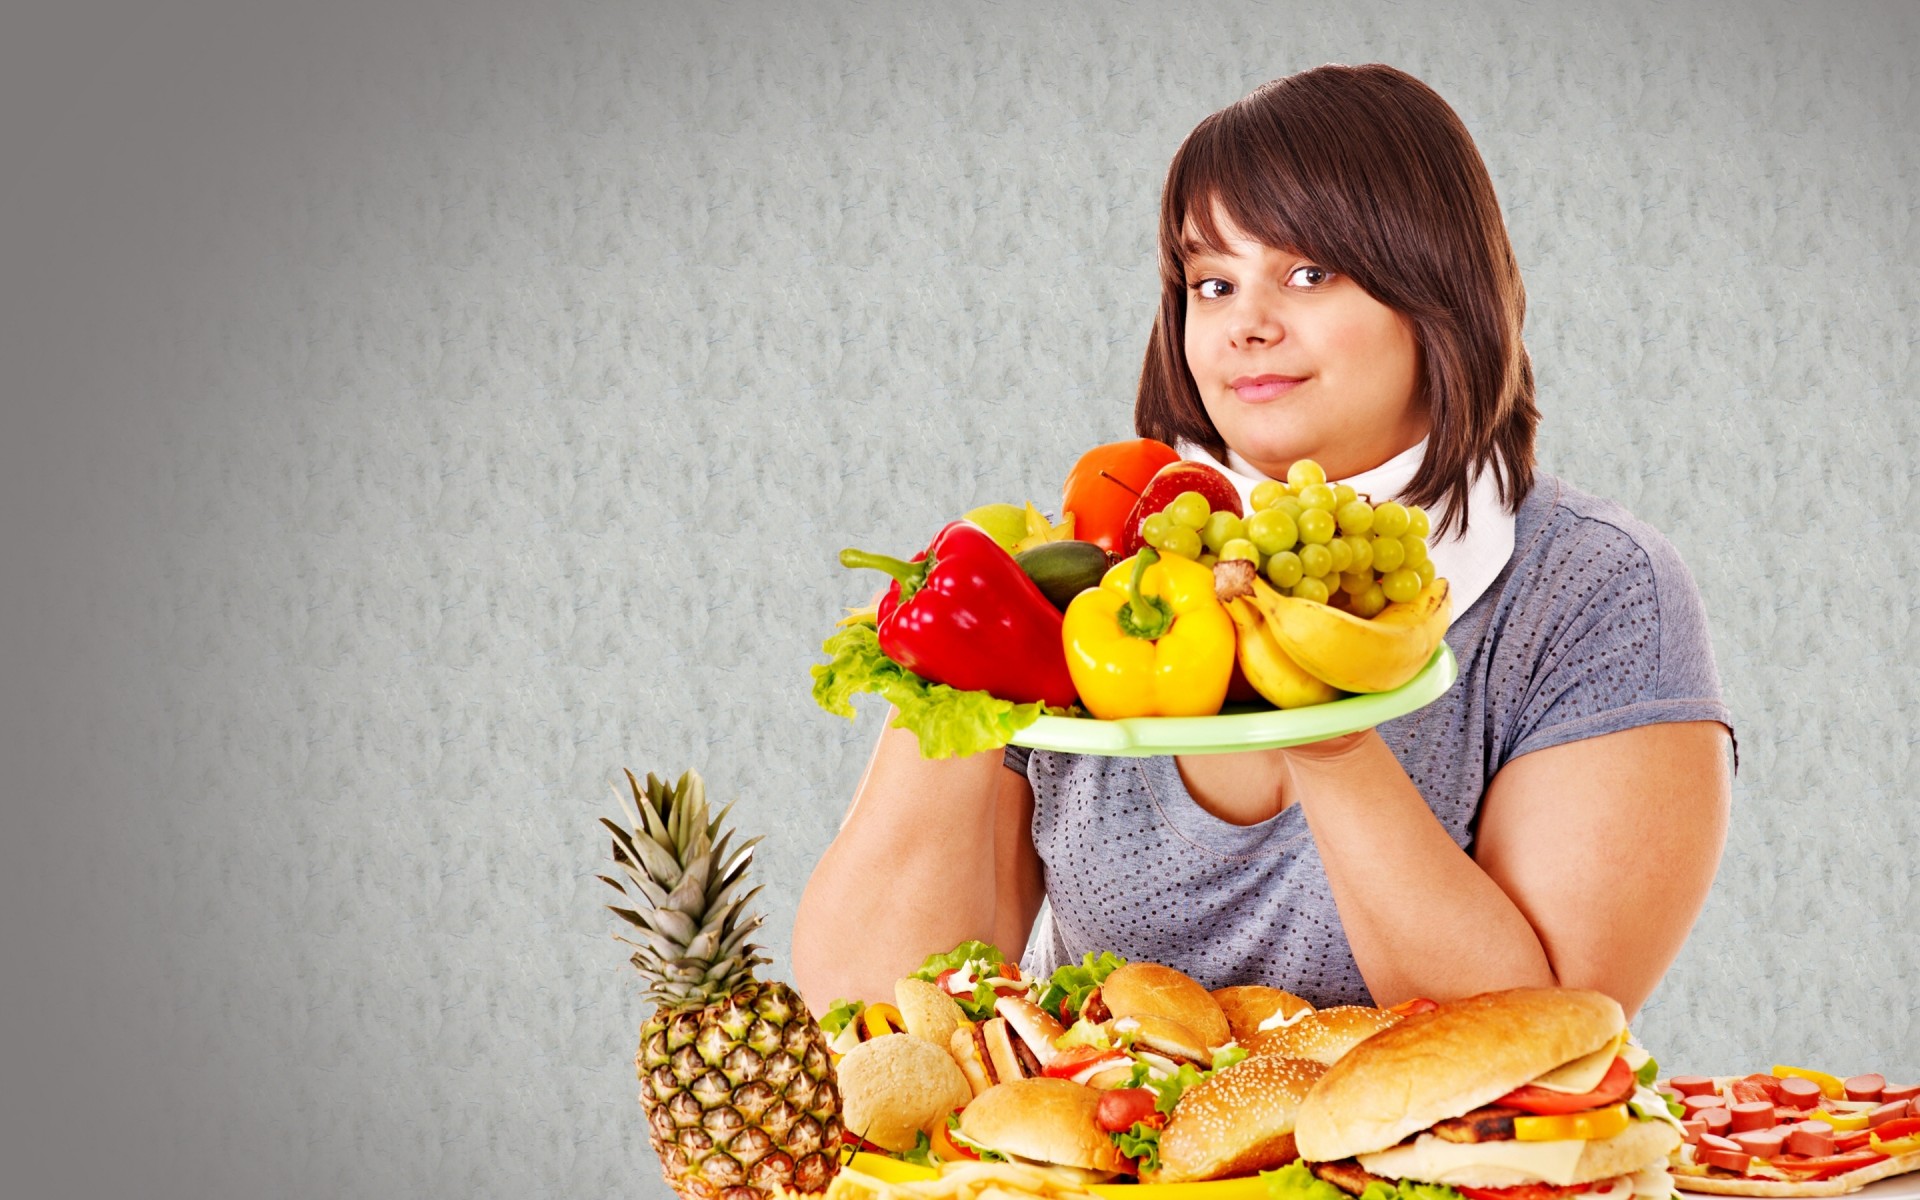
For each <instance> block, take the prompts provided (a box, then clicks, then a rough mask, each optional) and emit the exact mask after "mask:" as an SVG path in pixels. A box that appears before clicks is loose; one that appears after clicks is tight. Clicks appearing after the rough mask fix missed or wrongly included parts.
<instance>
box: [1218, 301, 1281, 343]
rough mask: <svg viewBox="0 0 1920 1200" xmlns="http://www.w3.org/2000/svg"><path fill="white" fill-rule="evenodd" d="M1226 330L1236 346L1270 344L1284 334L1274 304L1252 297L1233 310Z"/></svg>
mask: <svg viewBox="0 0 1920 1200" xmlns="http://www.w3.org/2000/svg"><path fill="white" fill-rule="evenodd" d="M1227 332H1228V336H1230V337H1231V338H1232V339H1233V344H1234V346H1236V347H1247V346H1270V345H1272V344H1273V343H1275V342H1277V341H1279V340H1280V339H1281V338H1284V337H1285V336H1286V329H1285V327H1283V326H1282V325H1281V324H1280V314H1279V313H1278V312H1277V311H1276V310H1275V308H1274V306H1273V305H1271V304H1263V303H1261V302H1259V301H1258V300H1253V299H1249V300H1248V301H1247V303H1245V304H1244V305H1242V306H1240V307H1239V308H1237V309H1236V310H1235V311H1234V314H1233V323H1232V324H1231V325H1229V326H1228V330H1227Z"/></svg>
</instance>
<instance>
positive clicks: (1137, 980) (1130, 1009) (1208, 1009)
mask: <svg viewBox="0 0 1920 1200" xmlns="http://www.w3.org/2000/svg"><path fill="white" fill-rule="evenodd" d="M1088 1006H1089V1007H1090V1008H1096V1006H1097V1008H1096V1011H1097V1010H1104V1012H1103V1013H1100V1014H1099V1015H1095V1013H1093V1012H1088V1011H1086V1010H1084V1009H1083V1011H1082V1013H1081V1016H1082V1017H1086V1018H1089V1019H1091V1020H1095V1021H1105V1020H1107V1019H1108V1018H1113V1019H1116V1020H1117V1019H1120V1018H1125V1017H1134V1018H1142V1017H1159V1018H1161V1019H1163V1020H1166V1021H1171V1022H1174V1023H1176V1024H1179V1025H1183V1026H1185V1027H1186V1028H1187V1029H1188V1030H1189V1031H1191V1035H1192V1038H1193V1039H1195V1040H1197V1041H1198V1042H1199V1044H1200V1046H1201V1047H1202V1049H1203V1050H1208V1051H1210V1050H1212V1049H1213V1048H1214V1047H1216V1046H1224V1045H1226V1044H1227V1043H1228V1042H1230V1041H1232V1040H1233V1031H1232V1029H1230V1028H1229V1027H1228V1025H1227V1014H1226V1013H1225V1012H1224V1011H1222V1010H1221V1008H1220V1002H1219V1001H1218V1000H1215V999H1214V998H1213V997H1212V996H1211V995H1210V994H1208V992H1207V989H1206V988H1203V987H1201V986H1200V984H1199V983H1198V981H1196V980H1194V979H1193V978H1192V977H1191V976H1189V975H1185V974H1182V973H1181V972H1179V971H1176V970H1174V969H1173V968H1172V967H1167V966H1162V965H1161V964H1159V963H1149V962H1137V963H1128V964H1127V965H1126V966H1124V967H1121V968H1119V969H1118V970H1116V971H1114V972H1113V973H1112V974H1110V975H1108V976H1107V977H1106V979H1105V981H1103V982H1102V983H1101V985H1100V987H1099V988H1098V989H1097V990H1096V991H1094V992H1093V993H1092V995H1091V996H1090V997H1089V998H1088Z"/></svg>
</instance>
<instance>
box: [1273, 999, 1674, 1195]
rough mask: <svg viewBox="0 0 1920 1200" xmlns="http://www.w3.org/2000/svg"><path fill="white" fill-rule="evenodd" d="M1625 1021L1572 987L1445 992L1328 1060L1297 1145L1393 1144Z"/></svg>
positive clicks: (1598, 1043) (1589, 1045) (1317, 1150)
mask: <svg viewBox="0 0 1920 1200" xmlns="http://www.w3.org/2000/svg"><path fill="white" fill-rule="evenodd" d="M1333 1011H1337V1010H1332V1009H1328V1010H1324V1011H1322V1012H1320V1013H1316V1014H1315V1015H1314V1016H1315V1017H1324V1016H1326V1015H1327V1014H1328V1013H1329V1012H1333ZM1313 1020H1314V1017H1309V1018H1307V1019H1306V1020H1304V1021H1302V1022H1300V1024H1301V1025H1305V1024H1308V1023H1310V1022H1312V1021H1313ZM1294 1028H1298V1026H1295V1027H1294ZM1624 1028H1626V1015H1625V1014H1624V1013H1623V1012H1622V1011H1621V1010H1620V1005H1619V1004H1618V1003H1616V1002H1615V1001H1614V1000H1613V999H1612V997H1610V996H1605V995H1602V994H1601V993H1599V992H1590V991H1584V990H1581V989H1577V988H1515V989H1513V990H1512V991H1505V992H1489V993H1487V994H1486V995H1481V996H1469V997H1467V998H1466V999H1464V1000H1452V1001H1448V1002H1447V1003H1444V1004H1442V1005H1440V1007H1438V1008H1436V1009H1434V1010H1433V1011H1431V1012H1425V1013H1420V1014H1418V1015H1417V1016H1412V1017H1408V1018H1406V1019H1405V1020H1402V1021H1400V1022H1399V1023H1398V1024H1395V1025H1393V1026H1392V1027H1391V1028H1388V1029H1384V1030H1382V1031H1381V1032H1379V1033H1377V1034H1375V1035H1373V1036H1372V1037H1369V1038H1367V1039H1366V1040H1365V1041H1363V1042H1361V1043H1360V1044H1359V1045H1357V1046H1355V1047H1354V1048H1353V1049H1352V1050H1351V1051H1350V1052H1348V1053H1347V1054H1346V1055H1345V1056H1344V1057H1342V1058H1340V1059H1339V1060H1338V1061H1336V1062H1334V1063H1333V1064H1332V1066H1330V1067H1329V1068H1328V1069H1327V1073H1326V1075H1325V1076H1323V1077H1322V1078H1321V1080H1320V1083H1319V1085H1318V1086H1317V1087H1315V1088H1314V1090H1313V1095H1312V1096H1310V1097H1309V1098H1308V1100H1307V1102H1306V1103H1305V1104H1304V1105H1302V1106H1301V1109H1300V1119H1299V1123H1298V1126H1297V1128H1296V1130H1295V1136H1296V1137H1297V1138H1298V1139H1299V1143H1300V1153H1301V1155H1302V1156H1303V1157H1305V1158H1307V1159H1310V1160H1311V1161H1314V1162H1332V1161H1334V1160H1336V1159H1342V1158H1350V1157H1352V1156H1354V1155H1357V1154H1371V1153H1373V1152H1374V1151H1377V1150H1384V1149H1386V1148H1387V1147H1389V1146H1393V1145H1397V1144H1398V1143H1399V1142H1400V1141H1401V1140H1402V1139H1404V1138H1406V1137H1407V1136H1408V1135H1409V1134H1412V1133H1417V1132H1419V1131H1420V1130H1422V1129H1425V1128H1427V1127H1428V1126H1430V1125H1432V1124H1434V1123H1435V1122H1437V1121H1443V1120H1446V1119H1447V1118H1449V1117H1457V1116H1460V1115H1461V1114H1463V1113H1467V1112H1471V1111H1472V1110H1473V1109H1476V1108H1479V1107H1481V1106H1482V1105H1485V1104H1489V1103H1491V1102H1493V1101H1494V1100H1496V1099H1498V1098H1499V1097H1501V1096H1503V1095H1505V1094H1506V1093H1508V1092H1510V1091H1512V1090H1513V1089H1514V1088H1517V1087H1520V1086H1521V1085H1523V1084H1526V1083H1528V1082H1531V1081H1532V1080H1534V1079H1537V1078H1539V1077H1540V1076H1541V1075H1543V1074H1545V1073H1546V1072H1548V1071H1551V1070H1552V1069H1553V1068H1555V1067H1557V1066H1560V1065H1562V1064H1563V1063H1567V1062H1571V1061H1572V1060H1574V1059H1576V1058H1579V1057H1580V1056H1581V1055H1584V1054H1591V1053H1593V1052H1594V1051H1595V1050H1598V1049H1599V1048H1600V1047H1602V1046H1604V1045H1606V1044H1607V1042H1608V1040H1610V1039H1611V1038H1613V1037H1614V1036H1616V1035H1617V1034H1619V1032H1620V1031H1621V1030H1622V1029H1624ZM1663 1128H1667V1131H1668V1132H1669V1133H1670V1132H1671V1129H1670V1128H1668V1127H1664V1126H1663ZM1629 1132H1632V1131H1631V1130H1629ZM1621 1136H1623V1137H1625V1136H1626V1135H1624V1134H1623V1135H1621ZM1663 1153H1664V1151H1663ZM1646 1161H1648V1160H1646V1159H1642V1160H1640V1161H1639V1162H1636V1163H1633V1164H1632V1166H1640V1165H1644V1163H1645V1162H1646ZM1616 1173H1618V1172H1616Z"/></svg>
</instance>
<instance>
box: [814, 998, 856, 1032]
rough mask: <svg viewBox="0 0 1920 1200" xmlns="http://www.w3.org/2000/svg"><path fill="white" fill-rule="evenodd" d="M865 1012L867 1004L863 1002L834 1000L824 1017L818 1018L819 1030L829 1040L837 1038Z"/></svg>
mask: <svg viewBox="0 0 1920 1200" xmlns="http://www.w3.org/2000/svg"><path fill="white" fill-rule="evenodd" d="M865 1011H867V1002H866V1001H864V1000H835V1001H834V1002H833V1007H831V1008H829V1009H827V1012H826V1015H825V1016H823V1017H821V1018H820V1029H821V1031H822V1032H824V1033H825V1034H826V1035H827V1036H828V1037H830V1038H834V1037H839V1036H840V1034H841V1033H842V1032H844V1031H845V1030H846V1028H847V1026H848V1025H851V1024H852V1023H853V1022H854V1021H856V1020H858V1019H859V1018H860V1014H861V1013H863V1012H865Z"/></svg>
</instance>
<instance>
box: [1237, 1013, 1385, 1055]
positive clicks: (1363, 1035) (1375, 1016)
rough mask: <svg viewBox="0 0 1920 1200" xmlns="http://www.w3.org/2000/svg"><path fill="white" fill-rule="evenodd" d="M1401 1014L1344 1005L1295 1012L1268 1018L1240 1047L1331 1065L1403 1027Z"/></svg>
mask: <svg viewBox="0 0 1920 1200" xmlns="http://www.w3.org/2000/svg"><path fill="white" fill-rule="evenodd" d="M1400 1020H1401V1018H1400V1016H1399V1014H1397V1013H1395V1012H1393V1011H1392V1010H1390V1009H1385V1008H1365V1007H1362V1006H1360V1005H1357V1004H1343V1005H1340V1006H1339V1007H1337V1008H1322V1009H1319V1010H1317V1011H1316V1010H1314V1009H1306V1010H1304V1011H1302V1010H1296V1011H1295V1012H1293V1013H1292V1014H1291V1015H1290V1016H1283V1017H1279V1018H1277V1019H1276V1018H1271V1017H1270V1018H1268V1019H1267V1021H1266V1022H1264V1023H1263V1025H1262V1026H1261V1027H1257V1028H1255V1029H1254V1031H1253V1032H1252V1033H1250V1034H1248V1035H1247V1036H1246V1037H1245V1038H1242V1039H1241V1041H1240V1044H1241V1045H1243V1046H1245V1047H1246V1048H1247V1053H1248V1054H1252V1055H1256V1056H1258V1055H1266V1054H1276V1055H1279V1056H1280V1057H1282V1058H1310V1059H1312V1060H1313V1061H1315V1062H1317V1063H1325V1064H1327V1065H1332V1064H1333V1063H1335V1062H1338V1061H1339V1060H1340V1058H1341V1056H1343V1055H1345V1054H1346V1053H1347V1051H1349V1050H1351V1049H1353V1048H1354V1047H1355V1046H1358V1045H1359V1044H1360V1043H1361V1042H1364V1041H1365V1040H1367V1039H1368V1038H1370V1037H1372V1036H1373V1035H1374V1034H1376V1033H1379V1032H1380V1031H1381V1030H1383V1029H1391V1028H1392V1027H1393V1026H1395V1025H1397V1024H1399V1023H1400Z"/></svg>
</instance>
